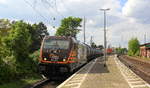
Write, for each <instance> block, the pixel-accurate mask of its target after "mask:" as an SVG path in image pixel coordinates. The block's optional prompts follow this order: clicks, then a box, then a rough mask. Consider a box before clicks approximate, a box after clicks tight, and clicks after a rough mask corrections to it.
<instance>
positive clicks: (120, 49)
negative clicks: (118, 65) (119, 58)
mask: <svg viewBox="0 0 150 88" xmlns="http://www.w3.org/2000/svg"><path fill="white" fill-rule="evenodd" d="M115 50H116V53H117V54H126V53H127V48H121V47H119V48H116V49H115Z"/></svg>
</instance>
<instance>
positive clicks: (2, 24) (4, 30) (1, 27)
mask: <svg viewBox="0 0 150 88" xmlns="http://www.w3.org/2000/svg"><path fill="white" fill-rule="evenodd" d="M10 29H11V22H10V21H9V20H8V19H0V35H2V36H5V35H7V34H8V31H10Z"/></svg>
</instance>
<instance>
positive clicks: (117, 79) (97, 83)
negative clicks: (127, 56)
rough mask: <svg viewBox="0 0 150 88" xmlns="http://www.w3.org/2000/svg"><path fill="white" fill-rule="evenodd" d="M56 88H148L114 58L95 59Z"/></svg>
mask: <svg viewBox="0 0 150 88" xmlns="http://www.w3.org/2000/svg"><path fill="white" fill-rule="evenodd" d="M57 88H150V85H149V84H148V83H146V82H145V81H144V80H142V79H141V78H140V77H139V76H137V75H136V74H135V73H134V72H132V71H131V70H130V69H129V68H128V67H126V66H125V65H124V64H122V63H121V62H120V60H119V59H118V58H117V57H116V56H115V55H113V56H109V57H108V60H107V61H106V67H104V59H103V58H102V57H100V58H97V59H95V60H93V61H91V62H90V63H88V64H87V65H86V66H84V67H83V68H81V69H80V70H79V71H78V72H76V73H75V74H73V75H72V76H71V77H69V78H68V79H67V80H66V81H64V82H63V83H62V84H61V85H59V86H58V87H57Z"/></svg>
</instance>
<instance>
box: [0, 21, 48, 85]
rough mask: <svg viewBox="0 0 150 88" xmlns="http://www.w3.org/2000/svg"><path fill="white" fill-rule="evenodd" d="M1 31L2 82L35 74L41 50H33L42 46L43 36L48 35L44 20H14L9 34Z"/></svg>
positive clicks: (0, 81) (0, 58)
mask: <svg viewBox="0 0 150 88" xmlns="http://www.w3.org/2000/svg"><path fill="white" fill-rule="evenodd" d="M5 25H7V24H5ZM4 27H6V26H3V28H4ZM0 33H1V34H2V35H0V84H1V83H4V82H9V81H11V80H12V79H13V80H14V79H18V78H20V77H26V76H28V75H31V74H34V73H35V71H36V65H37V64H38V63H37V59H38V55H39V51H38V52H36V54H32V53H31V51H32V52H34V51H35V50H37V49H39V48H40V43H41V40H42V38H43V36H44V35H48V32H47V27H46V26H45V25H44V24H43V23H42V22H40V23H39V24H33V25H31V24H29V23H26V22H24V21H13V22H12V23H11V26H10V29H9V31H7V36H6V35H5V36H4V35H3V34H5V32H3V31H0Z"/></svg>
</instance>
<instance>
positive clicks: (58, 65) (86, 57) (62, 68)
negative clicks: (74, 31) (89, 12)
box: [39, 36, 103, 78]
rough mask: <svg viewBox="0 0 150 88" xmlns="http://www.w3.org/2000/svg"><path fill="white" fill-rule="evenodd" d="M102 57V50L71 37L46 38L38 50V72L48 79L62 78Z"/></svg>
mask: <svg viewBox="0 0 150 88" xmlns="http://www.w3.org/2000/svg"><path fill="white" fill-rule="evenodd" d="M102 55H103V52H102V50H98V49H94V48H91V47H90V46H88V45H86V44H82V43H80V42H78V41H77V40H75V39H74V38H72V37H63V36H46V37H44V39H43V42H42V45H41V49H40V63H39V70H40V73H41V74H42V75H44V76H45V77H48V78H51V77H53V76H57V75H63V76H64V75H66V74H68V73H72V72H73V71H74V70H76V69H77V68H79V67H81V66H82V65H83V64H85V63H87V62H89V61H90V60H92V59H94V58H96V57H99V56H102Z"/></svg>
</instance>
